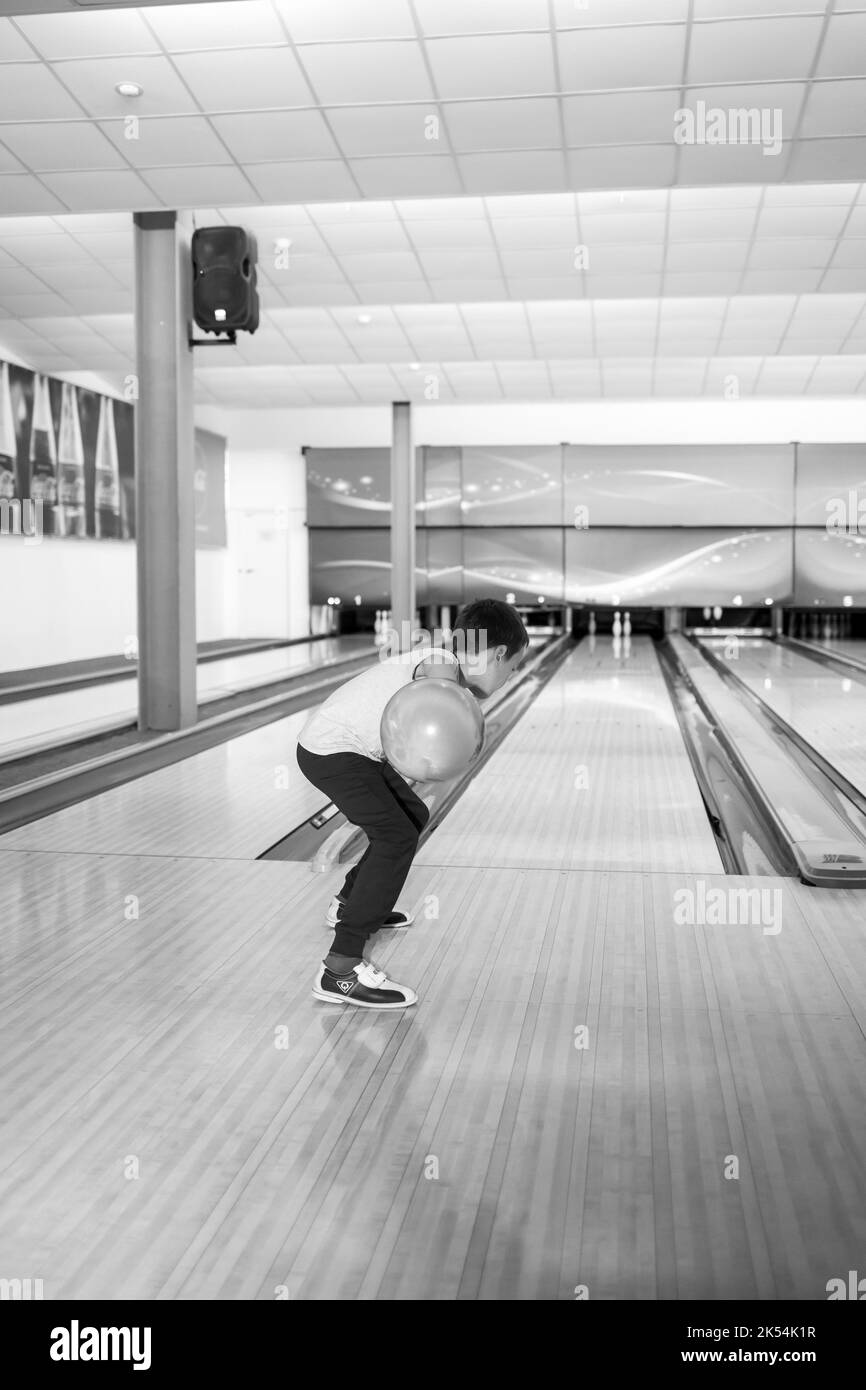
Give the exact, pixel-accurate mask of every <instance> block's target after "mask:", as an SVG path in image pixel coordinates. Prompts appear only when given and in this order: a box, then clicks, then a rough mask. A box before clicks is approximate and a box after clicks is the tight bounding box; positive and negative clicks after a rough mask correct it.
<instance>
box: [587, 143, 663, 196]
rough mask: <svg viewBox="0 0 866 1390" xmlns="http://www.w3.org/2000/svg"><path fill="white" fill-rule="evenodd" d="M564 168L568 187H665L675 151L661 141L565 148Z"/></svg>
mask: <svg viewBox="0 0 866 1390" xmlns="http://www.w3.org/2000/svg"><path fill="white" fill-rule="evenodd" d="M568 169H569V182H570V184H571V186H572V188H579V189H584V188H587V189H591V188H620V187H630V186H635V187H637V188H641V187H643V186H644V185H645V184H647V183H649V184H660V185H662V186H663V187H666V186H667V185H668V184H671V183H673V181H674V174H675V169H676V151H675V149H673V148H670V149H666V148H664V147H663V146H661V145H625V146H620V145H617V146H612V147H608V148H607V149H592V150H569V151H568Z"/></svg>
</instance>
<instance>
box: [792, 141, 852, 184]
mask: <svg viewBox="0 0 866 1390" xmlns="http://www.w3.org/2000/svg"><path fill="white" fill-rule="evenodd" d="M864 168H866V140H864V139H861V138H859V137H857V136H854V137H851V138H849V139H847V140H798V141H797V144H796V145H795V147H794V149H793V151H792V154H791V162H790V164H789V166H788V173H787V177H788V179H789V180H792V181H794V182H797V181H802V182H808V181H809V180H810V179H820V178H824V179H842V180H844V179H857V178H862V176H863V170H864Z"/></svg>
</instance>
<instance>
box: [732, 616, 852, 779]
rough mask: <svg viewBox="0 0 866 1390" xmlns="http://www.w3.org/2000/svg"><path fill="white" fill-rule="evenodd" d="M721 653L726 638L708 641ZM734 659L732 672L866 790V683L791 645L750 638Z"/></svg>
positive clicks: (842, 771) (743, 642)
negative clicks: (820, 663) (822, 662)
mask: <svg viewBox="0 0 866 1390" xmlns="http://www.w3.org/2000/svg"><path fill="white" fill-rule="evenodd" d="M705 645H706V646H708V647H709V648H710V650H711V651H714V652H715V653H716V654H717V655H719V656H724V654H725V650H726V649H725V643H724V639H715V640H712V639H705ZM736 652H737V655H736V659H735V660H731V669H732V671H733V673H734V675H736V676H739V678H740V679H741V680H742V681H743V682H744V684H745V685H746V686H748V688H749V689H750V690H752V691H753V692H754V693H755V694H756V695H758V696H759V697H760V699H762V700H763V701H764V703H765V704H767V705H769V707H770V709H772V710H775V711H776V713H777V714H779V715H781V717H782V718H783V719H784V720H786V722H787V723H788V724H790V725H791V727H792V728H793V729H795V730H796V731H797V733H798V734H801V735H802V737H803V738H804V739H805V740H806V742H807V743H809V744H811V745H812V747H813V748H815V749H816V750H817V752H819V753H820V754H821V756H822V757H823V758H826V760H827V762H828V763H830V764H831V765H832V766H833V767H835V768H837V769H838V771H839V772H841V773H842V775H843V776H844V777H846V778H847V779H848V781H849V782H851V783H852V784H853V785H854V786H855V787H857V788H858V790H859V791H861V792H863V793H864V794H866V684H864V682H863V680H862V679H860V678H858V676H857V674H856V673H855V672H853V671H852V672H851V674H850V676H845V675H842V673H841V672H840V671H837V670H832V669H830V668H829V667H825V666H821V665H819V664H818V662H816V661H812V660H810V658H809V657H807V656H804V655H803V654H802V653H801V652H798V651H796V650H795V649H794V648H793V647H782V646H779V645H777V644H776V643H775V642H767V641H763V640H756V639H753V638H747V639H744V640H741V642H740V645H739V647H738V648H737V649H736Z"/></svg>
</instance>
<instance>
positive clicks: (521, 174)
mask: <svg viewBox="0 0 866 1390" xmlns="http://www.w3.org/2000/svg"><path fill="white" fill-rule="evenodd" d="M457 164H458V166H459V169H460V174H461V176H462V179H463V184H464V186H465V188H466V190H467V192H469V193H482V192H483V193H506V192H512V191H515V192H517V191H519V192H530V191H531V190H532V189H539V190H547V189H550V188H557V187H559V188H564V187H565V183H566V178H565V170H564V167H563V159H562V154H561V153H560V152H559V151H558V150H557V151H555V152H554V151H552V150H534V151H532V153H529V152H520V153H503V152H499V153H491V154H464V155H460V156H458V158H457Z"/></svg>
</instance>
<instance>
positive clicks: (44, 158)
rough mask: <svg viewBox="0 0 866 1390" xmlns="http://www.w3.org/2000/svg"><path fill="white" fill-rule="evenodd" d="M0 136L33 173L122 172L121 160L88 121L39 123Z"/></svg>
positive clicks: (11, 127) (5, 129) (6, 130)
mask: <svg viewBox="0 0 866 1390" xmlns="http://www.w3.org/2000/svg"><path fill="white" fill-rule="evenodd" d="M0 136H2V138H3V140H4V141H5V142H6V144H7V145H8V146H9V147H10V149H12V150H13V151H14V153H15V154H16V155H18V157H19V158H20V159H21V160H23V162H24V163H25V164H26V165H28V166H29V168H31V169H32V170H34V171H35V172H39V171H40V170H44V169H67V168H69V167H70V166H71V167H74V168H76V169H116V168H125V167H126V166H125V164H124V161H123V159H122V158H121V157H120V155H119V154H118V152H117V150H115V149H114V147H113V145H111V144H110V142H109V141H108V140H106V138H105V136H104V135H103V134H102V133H101V132H100V131H99V130H98V129H97V128H96V127H95V126H93V125H91V124H90V122H89V121H84V120H79V121H41V122H38V123H36V124H30V123H26V122H22V123H16V124H15V125H8V126H3V127H2V129H0Z"/></svg>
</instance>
